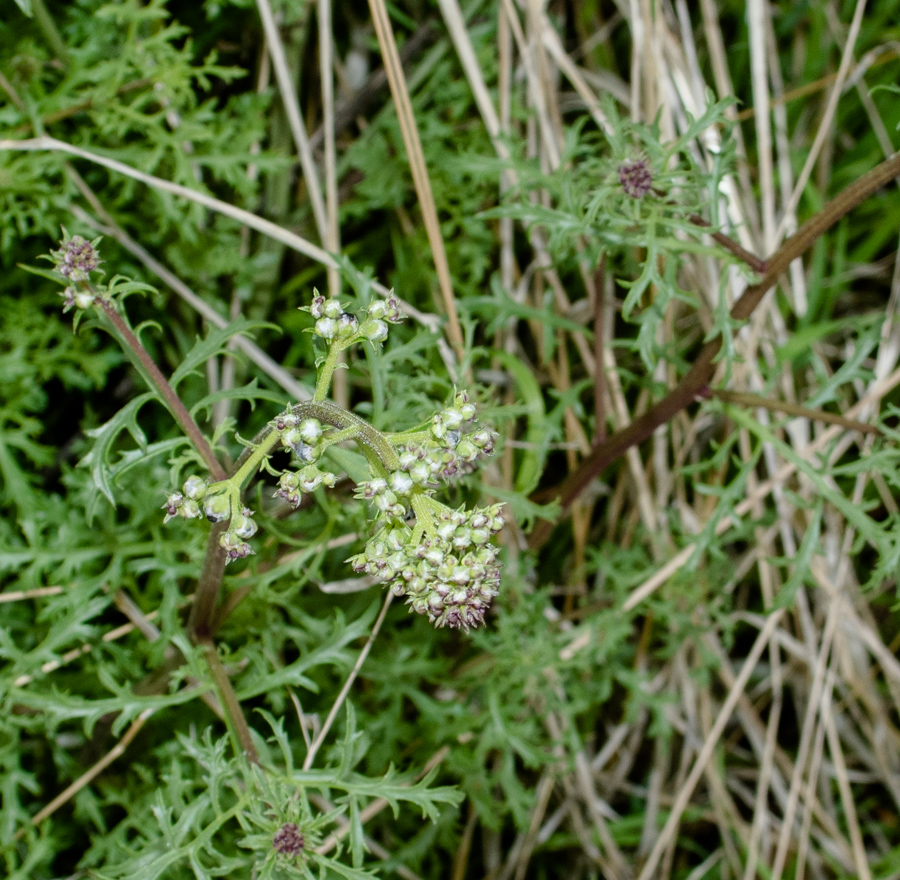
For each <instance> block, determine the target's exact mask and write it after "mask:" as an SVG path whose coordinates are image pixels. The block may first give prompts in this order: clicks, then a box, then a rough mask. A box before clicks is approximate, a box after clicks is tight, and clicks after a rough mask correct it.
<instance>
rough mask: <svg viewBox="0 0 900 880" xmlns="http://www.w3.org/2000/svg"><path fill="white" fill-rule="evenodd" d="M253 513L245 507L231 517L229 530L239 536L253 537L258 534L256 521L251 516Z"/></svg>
mask: <svg viewBox="0 0 900 880" xmlns="http://www.w3.org/2000/svg"><path fill="white" fill-rule="evenodd" d="M251 516H253V514H252V513H251V512H250V511H249V510H248V509H247V508H246V507H245V508H244V509H243V510H242V511H241V512H240V513H237V514H235V515H234V516H233V517H232V518H231V525H230V527H229V531H231V532H233V533H234V534H235V535H237V536H238V537H239V538H252V537H253V536H254V535H255V534H256V523H255V522H254V521H253V520H252V519H251V518H250V517H251Z"/></svg>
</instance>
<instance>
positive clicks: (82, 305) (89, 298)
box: [74, 290, 96, 309]
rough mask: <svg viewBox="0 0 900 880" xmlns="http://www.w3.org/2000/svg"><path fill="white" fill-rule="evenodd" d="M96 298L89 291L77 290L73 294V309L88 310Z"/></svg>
mask: <svg viewBox="0 0 900 880" xmlns="http://www.w3.org/2000/svg"><path fill="white" fill-rule="evenodd" d="M95 299H96V297H95V296H94V294H93V293H91V292H90V291H89V290H79V291H77V292H76V293H75V297H74V302H75V307H76V308H79V309H89V308H90V307H91V306H92V305H93V304H94V300H95Z"/></svg>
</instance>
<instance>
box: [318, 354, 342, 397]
mask: <svg viewBox="0 0 900 880" xmlns="http://www.w3.org/2000/svg"><path fill="white" fill-rule="evenodd" d="M343 350H344V346H343V345H340V344H339V343H338V342H337V341H335V342H332V343H331V344H330V345H329V346H328V354H327V355H326V357H325V362H324V363H323V364H322V366H321V368H320V370H319V378H318V379H316V390H315V393H314V394H313V403H323V402H324V400H325V398H326V397H328V389H329V388H330V387H331V378H332V376H333V375H334V371H335V370H336V369H337V365H338V358H339V357H340V354H341V352H342V351H343Z"/></svg>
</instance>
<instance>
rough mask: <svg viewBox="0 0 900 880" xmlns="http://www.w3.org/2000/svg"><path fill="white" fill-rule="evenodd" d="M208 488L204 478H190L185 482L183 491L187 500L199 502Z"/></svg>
mask: <svg viewBox="0 0 900 880" xmlns="http://www.w3.org/2000/svg"><path fill="white" fill-rule="evenodd" d="M207 488H208V484H207V482H206V480H204V479H203V478H202V477H188V478H187V479H186V480H185V481H184V484H183V485H182V487H181V491H182V492H184V495H185V497H186V498H190V499H192V500H193V501H199V500H200V499H201V498H202V497H203V496H204V495H205V494H206V490H207Z"/></svg>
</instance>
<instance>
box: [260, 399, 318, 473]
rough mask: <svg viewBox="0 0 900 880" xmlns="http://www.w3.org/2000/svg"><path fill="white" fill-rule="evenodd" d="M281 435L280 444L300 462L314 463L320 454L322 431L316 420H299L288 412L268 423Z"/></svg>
mask: <svg viewBox="0 0 900 880" xmlns="http://www.w3.org/2000/svg"><path fill="white" fill-rule="evenodd" d="M269 424H270V425H271V427H273V428H274V429H275V430H276V431H278V432H279V434H280V435H281V442H282V444H283V445H284V447H285V448H286V449H290V450H291V451H292V452H293V453H294V455H296V456H297V458H298V459H299V460H300V461H305V462H312V461H315V460H316V459H317V458H318V457H319V456H320V455H321V454H322V450H321V447H320V441H321V439H322V434H323V433H324V429H323V428H322V423H321V422H320V421H319V420H318V419H300V418H298V417H297V416H295V415H294V414H293V413H292V412H291V411H290V410H288V411H287V412H283V413H282V414H281V415H280V416H278V418H277V419H275V420H274V421H272V422H270V423H269Z"/></svg>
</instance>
